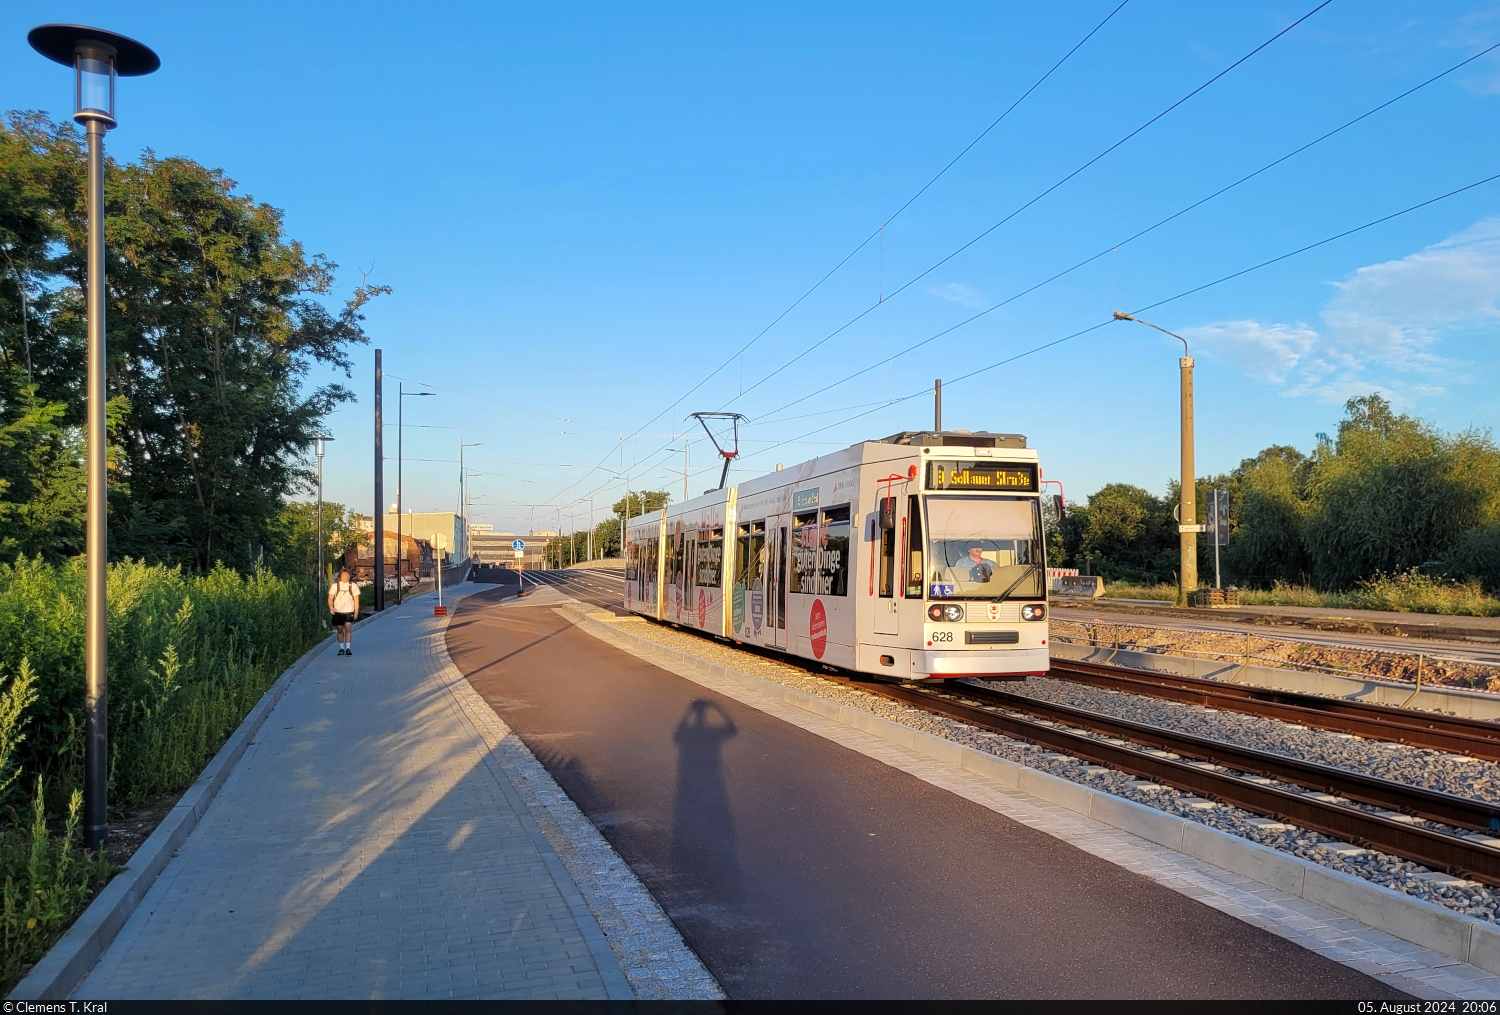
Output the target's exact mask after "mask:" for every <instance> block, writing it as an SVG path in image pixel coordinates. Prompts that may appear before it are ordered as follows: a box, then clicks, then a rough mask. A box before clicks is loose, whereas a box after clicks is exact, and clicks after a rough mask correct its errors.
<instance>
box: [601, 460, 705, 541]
mask: <svg viewBox="0 0 1500 1015" xmlns="http://www.w3.org/2000/svg"><path fill="white" fill-rule="evenodd" d="M598 469H599V471H600V472H607V473H609V474H610V475H611V476H614V477H615V478H617V479H623V480H624V481H625V511H624V514H623V520H622V521H621V522H620V559H621V560H626V559H627V557H626V554H625V534H626V533H627V532H629V531H630V473H628V472H616V471H615V470H614V469H606V468H605V467H604V466H602V465H601V466H598ZM686 482H687V481H686V480H684V481H683V483H684V486H685V485H686ZM641 506H642V507H645V505H644V504H643V505H641Z"/></svg>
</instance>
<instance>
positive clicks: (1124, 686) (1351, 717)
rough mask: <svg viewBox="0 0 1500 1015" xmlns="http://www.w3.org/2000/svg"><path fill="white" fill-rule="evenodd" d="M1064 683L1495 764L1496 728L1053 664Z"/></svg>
mask: <svg viewBox="0 0 1500 1015" xmlns="http://www.w3.org/2000/svg"><path fill="white" fill-rule="evenodd" d="M1052 674H1053V675H1054V676H1057V677H1059V678H1060V679H1063V680H1069V681H1072V682H1074V683H1079V684H1087V685H1089V686H1091V687H1102V688H1107V689H1109V690H1114V691H1123V692H1126V693H1128V694H1141V695H1146V696H1148V697H1152V698H1162V699H1165V700H1168V701H1180V702H1186V703H1188V704H1192V705H1204V706H1207V707H1209V708H1218V709H1223V710H1225V711H1230V712H1243V713H1245V714H1246V715H1257V716H1263V717H1266V718H1270V719H1280V720H1283V721H1286V722H1295V723H1300V724H1302V725H1304V726H1317V727H1319V728H1321V729H1330V730H1337V731H1338V732H1341V733H1353V734H1355V735H1357V736H1361V737H1369V738H1371V739H1375V740H1389V741H1392V742H1395V743H1403V744H1410V745H1412V746H1414V747H1429V748H1433V749H1435V750H1440V751H1452V752H1454V753H1457V754H1468V755H1472V756H1473V757H1476V758H1484V759H1486V760H1488V761H1500V724H1496V723H1493V722H1488V721H1486V720H1484V719H1466V718H1460V717H1457V716H1447V715H1442V714H1439V713H1436V712H1420V711H1417V710H1415V709H1408V708H1398V707H1396V706H1394V705H1376V704H1373V703H1370V702H1363V701H1351V700H1350V699H1348V698H1329V697H1324V696H1322V695H1317V694H1305V693H1303V692H1300V691H1281V690H1277V689H1275V688H1270V687H1253V686H1248V685H1245V684H1231V683H1229V682H1227V681H1223V680H1208V679H1206V678H1203V677H1186V676H1179V675H1178V674H1175V673H1160V672H1157V671H1155V670H1141V669H1135V668H1133V667H1128V666H1117V665H1112V664H1104V663H1092V662H1082V661H1080V660H1073V659H1058V658H1057V657H1056V656H1054V657H1053V658H1052Z"/></svg>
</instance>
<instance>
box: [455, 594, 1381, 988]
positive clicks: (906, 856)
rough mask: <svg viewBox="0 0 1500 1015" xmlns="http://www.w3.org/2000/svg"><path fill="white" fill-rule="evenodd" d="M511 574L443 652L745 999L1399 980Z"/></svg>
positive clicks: (461, 611)
mask: <svg viewBox="0 0 1500 1015" xmlns="http://www.w3.org/2000/svg"><path fill="white" fill-rule="evenodd" d="M513 595H514V589H513V588H503V587H502V588H497V589H495V590H493V591H490V592H483V593H479V594H477V595H474V596H471V597H469V598H467V599H465V600H463V601H461V602H460V603H459V604H458V606H457V608H456V610H455V617H454V619H453V621H452V623H451V624H450V626H449V630H448V650H449V653H450V654H451V656H452V658H453V660H454V662H455V663H456V664H457V665H458V667H459V668H460V669H461V670H462V671H463V672H464V673H465V674H466V675H467V676H468V678H469V680H470V682H471V684H472V685H473V686H474V688H475V689H476V690H477V691H478V692H479V693H480V694H481V695H483V697H484V698H485V699H486V700H487V701H488V702H489V703H490V705H491V706H492V707H493V708H494V709H495V710H496V712H497V713H498V714H499V715H500V716H501V717H502V718H504V720H505V721H506V722H507V723H508V724H509V725H510V726H511V727H512V728H513V729H515V730H516V731H517V732H518V733H519V734H520V735H521V737H522V739H523V740H524V741H525V742H526V744H527V745H528V746H529V747H530V749H531V750H532V752H533V753H534V754H535V755H536V756H537V758H538V759H539V760H540V761H541V762H542V764H543V765H544V766H546V768H547V769H548V771H549V772H551V773H552V775H553V777H554V778H555V779H556V780H557V781H558V783H559V784H560V785H561V786H562V787H563V788H564V789H565V790H566V791H567V793H568V795H569V796H570V797H572V799H573V800H574V801H575V802H576V803H577V804H578V806H579V807H580V808H582V810H583V811H584V813H585V814H587V815H588V817H589V818H590V819H591V820H592V821H593V822H594V824H595V825H596V826H598V827H599V829H600V830H601V831H602V832H603V833H604V835H605V837H606V838H607V839H608V840H609V841H610V843H611V844H612V845H613V846H614V847H615V849H616V850H618V851H619V853H620V855H621V856H622V857H623V858H624V859H625V861H626V862H627V863H629V864H630V866H631V868H632V869H633V870H634V871H635V873H636V875H637V876H638V877H639V878H640V879H641V880H642V882H643V883H644V884H645V885H646V887H647V888H648V889H649V890H650V891H651V893H652V894H653V895H654V896H655V897H656V899H657V900H658V902H660V903H661V905H662V907H663V908H664V909H665V910H666V912H667V914H668V915H669V916H670V917H671V918H672V920H673V921H674V922H675V923H676V925H677V926H678V928H679V929H680V930H681V931H682V934H683V936H684V938H685V939H686V940H687V942H688V944H689V945H691V946H692V947H693V949H694V950H695V951H697V953H698V954H699V955H700V956H701V957H702V959H703V961H704V962H705V964H706V965H707V966H708V967H709V969H710V970H712V971H713V973H714V975H715V976H717V977H718V978H719V981H720V983H721V984H723V986H724V988H725V989H726V990H727V991H728V992H729V994H730V996H731V997H735V998H1147V999H1153V998H1213V999H1221V998H1222V999H1227V998H1268V999H1269V998H1278V999H1285V998H1359V999H1382V998H1394V997H1401V996H1402V995H1399V994H1396V993H1394V992H1392V991H1391V990H1390V988H1388V987H1386V986H1385V985H1383V984H1381V983H1378V982H1377V981H1375V980H1372V979H1370V978H1368V977H1366V976H1364V975H1363V974H1361V973H1358V972H1355V971H1354V970H1352V969H1350V968H1348V967H1346V966H1342V965H1339V964H1338V963H1335V962H1332V961H1330V960H1327V959H1324V958H1321V957H1319V956H1317V955H1315V954H1313V953H1312V952H1309V951H1306V950H1305V949H1302V948H1300V947H1298V946H1296V945H1293V944H1291V943H1290V942H1287V941H1285V940H1283V939H1281V938H1278V937H1276V936H1274V935H1271V934H1268V933H1266V932H1264V931H1260V930H1257V929H1255V928H1253V927H1251V926H1249V925H1248V924H1244V923H1241V922H1239V921H1238V920H1235V919H1233V918H1231V917H1228V916H1225V915H1223V914H1221V913H1219V912H1217V911H1215V910H1212V909H1210V908H1208V907H1207V906H1203V905H1201V904H1199V903H1196V902H1193V901H1192V900H1190V899H1188V898H1186V897H1184V896H1181V895H1178V894H1177V893H1175V892H1172V891H1170V890H1168V889H1166V888H1163V887H1161V886H1160V885H1157V884H1155V883H1154V882H1151V881H1149V880H1147V879H1145V878H1143V877H1140V876H1138V875H1135V874H1131V873H1130V872H1128V871H1125V870H1123V869H1121V868H1119V867H1116V866H1114V865H1112V864H1109V863H1106V862H1105V861H1103V860H1100V859H1098V858H1096V857H1093V856H1091V855H1089V854H1087V853H1084V852H1082V851H1080V850H1077V849H1074V848H1073V847H1071V846H1068V845H1066V844H1063V843H1061V842H1059V841H1058V840H1056V839H1053V838H1051V837H1050V836H1047V835H1045V834H1044V833H1041V832H1038V831H1035V830H1033V829H1030V828H1027V827H1025V826H1023V825H1020V824H1017V823H1016V822H1013V821H1011V820H1010V819H1008V818H1005V817H1003V816H1001V815H998V814H995V813H994V812H992V811H989V810H986V809H985V808H983V807H980V806H979V805H977V804H974V803H971V802H969V801H966V800H963V799H961V798H959V797H956V796H954V795H952V794H950V793H947V792H944V791H943V790H940V789H937V788H935V787H933V786H930V785H928V784H927V783H924V782H922V781H920V780H918V779H915V778H913V777H911V776H908V775H906V774H904V773H901V772H898V771H896V770H894V769H891V768H888V767H887V766H885V765H882V764H880V763H879V762H876V761H874V760H871V759H869V758H866V757H864V756H863V755H860V754H856V753H854V752H852V751H849V750H846V749H844V748H841V747H838V746H837V745H835V744H833V743H831V742H829V741H827V740H824V739H822V738H821V737H817V736H814V735H813V734H810V733H807V732H805V731H803V730H801V729H798V728H797V727H794V726H791V725H789V724H787V723H784V722H782V721H780V720H778V719H775V718H772V717H770V716H768V715H766V714H764V713H762V712H759V711H757V710H755V709H752V708H749V707H747V706H744V705H741V704H740V703H738V702H736V701H734V700H732V699H729V698H724V697H722V696H719V695H717V694H714V693H713V692H710V691H708V690H707V689H705V688H703V687H701V686H699V685H697V684H694V683H692V682H691V681H688V680H685V679H683V678H681V677H678V676H675V675H673V674H670V673H667V672H665V671H663V670H659V669H657V668H655V667H653V666H651V665H649V664H647V663H645V662H643V661H641V660H638V659H636V658H635V657H634V656H631V655H628V654H626V653H624V652H620V651H618V650H616V649H614V648H612V647H610V646H608V645H605V644H603V643H602V642H600V641H598V640H597V639H595V638H592V637H590V636H589V635H587V634H584V633H582V632H581V631H578V630H577V629H576V628H574V627H573V626H572V625H571V624H570V623H568V622H567V621H566V620H564V619H563V618H561V617H559V616H558V615H557V614H556V613H554V612H553V610H552V609H550V608H549V607H548V606H546V605H545V602H544V600H545V598H547V597H544V596H538V597H531V598H527V599H515V598H514V597H513ZM502 598H504V599H505V601H504V602H501V599H502Z"/></svg>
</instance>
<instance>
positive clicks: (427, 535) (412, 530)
mask: <svg viewBox="0 0 1500 1015" xmlns="http://www.w3.org/2000/svg"><path fill="white" fill-rule="evenodd" d="M396 521H397V519H396V515H395V513H394V512H393V513H391V514H388V515H386V516H385V522H384V524H385V534H386V537H387V538H389V537H390V536H391V535H393V534H394V533H395V531H396ZM400 522H401V535H403V536H414V537H416V538H417V539H425V540H427V541H428V542H431V541H432V536H433V533H436V532H441V533H442V534H443V535H444V537H446V540H447V543H448V548H447V549H446V550H444V551H443V552H444V554H445V555H446V556H447V557H448V558H449V561H448V562H449V563H452V562H454V561H460V560H463V559H464V558H465V557H467V556H468V555H469V542H468V539H467V538H466V534H465V532H464V528H465V526H464V519H463V516H462V515H458V514H455V513H453V512H452V511H406V512H403V513H402V515H401V518H400ZM370 527H371V528H372V529H373V528H374V523H373V522H371V523H370Z"/></svg>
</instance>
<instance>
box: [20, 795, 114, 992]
mask: <svg viewBox="0 0 1500 1015" xmlns="http://www.w3.org/2000/svg"><path fill="white" fill-rule="evenodd" d="M82 808H83V794H82V793H80V792H79V791H78V790H76V789H75V790H74V791H73V793H72V795H71V796H70V797H69V799H68V811H67V817H66V818H64V820H63V827H62V831H61V832H60V833H59V834H57V835H54V834H52V832H51V831H50V830H49V829H48V827H47V807H46V804H45V802H44V795H43V793H42V780H41V779H40V778H38V779H37V781H36V795H35V797H34V800H33V803H32V808H31V827H30V828H29V829H26V830H25V831H24V832H23V831H22V830H20V829H15V828H7V829H4V830H0V870H3V871H4V881H3V882H0V990H3V991H4V992H5V993H9V992H10V989H11V988H12V987H14V986H15V985H16V983H17V982H18V981H19V980H20V979H21V977H23V976H25V975H26V972H27V971H28V970H29V969H30V968H31V967H32V965H34V964H35V963H36V961H37V960H38V959H40V958H41V957H42V956H43V955H45V954H47V950H48V949H49V948H51V947H52V945H53V944H55V943H56V941H57V939H58V938H60V937H62V935H63V932H64V931H65V930H67V929H68V926H69V925H70V924H72V922H73V921H74V919H76V918H77V916H78V914H79V913H81V912H83V910H84V908H85V907H86V906H87V905H88V904H89V900H90V899H92V898H93V897H94V893H95V892H97V891H98V890H99V889H100V888H102V887H104V883H105V882H106V881H108V880H109V879H110V877H111V876H112V875H114V874H115V873H116V870H115V868H114V867H113V865H111V864H110V863H109V861H108V860H105V859H103V858H102V857H91V856H89V855H88V853H86V852H85V851H84V850H82V849H80V848H79V846H78V842H77V839H78V819H79V812H80V811H81V810H82Z"/></svg>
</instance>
